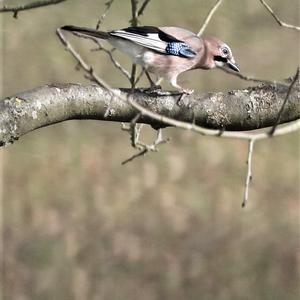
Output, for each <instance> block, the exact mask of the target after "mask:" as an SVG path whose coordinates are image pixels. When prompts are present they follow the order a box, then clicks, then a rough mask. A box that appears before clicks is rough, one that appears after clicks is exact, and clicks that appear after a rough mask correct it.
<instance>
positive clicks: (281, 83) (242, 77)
mask: <svg viewBox="0 0 300 300" xmlns="http://www.w3.org/2000/svg"><path fill="white" fill-rule="evenodd" d="M220 69H221V70H222V71H224V72H226V73H228V74H230V75H233V76H236V77H238V78H240V79H242V80H246V81H252V82H259V83H265V84H279V85H283V86H288V84H287V83H285V82H281V81H275V80H267V79H259V78H255V77H253V76H249V75H245V74H242V73H237V72H234V71H231V70H229V69H227V68H225V67H220Z"/></svg>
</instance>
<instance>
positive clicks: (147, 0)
mask: <svg viewBox="0 0 300 300" xmlns="http://www.w3.org/2000/svg"><path fill="white" fill-rule="evenodd" d="M150 1H151V0H145V1H144V2H143V4H142V5H141V7H140V9H139V11H138V14H137V15H138V17H139V16H141V15H142V14H143V13H144V10H145V9H146V7H147V5H148V3H149V2H150Z"/></svg>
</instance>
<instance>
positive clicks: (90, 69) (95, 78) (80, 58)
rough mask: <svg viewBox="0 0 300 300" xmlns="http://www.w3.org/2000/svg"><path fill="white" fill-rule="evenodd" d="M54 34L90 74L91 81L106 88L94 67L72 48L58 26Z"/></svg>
mask: <svg viewBox="0 0 300 300" xmlns="http://www.w3.org/2000/svg"><path fill="white" fill-rule="evenodd" d="M56 34H57V36H58V37H59V39H60V41H61V42H62V43H63V45H64V46H65V49H66V50H68V51H69V52H70V53H71V54H72V56H73V57H74V58H75V59H76V60H77V62H78V63H79V65H80V66H81V67H82V68H83V69H84V70H85V71H86V72H87V73H88V74H89V75H90V76H91V78H92V79H93V81H95V82H96V83H98V84H99V85H100V86H101V87H103V88H106V87H107V84H106V83H105V82H104V81H103V80H102V79H101V78H100V77H99V76H98V75H97V74H96V73H95V71H94V69H93V68H92V67H91V66H90V65H88V64H87V63H86V62H85V61H84V60H83V59H82V57H81V56H80V55H79V53H78V52H77V51H76V50H75V49H74V48H73V46H72V45H71V43H70V42H69V41H68V40H67V39H66V38H65V36H64V35H63V34H62V32H61V30H60V29H59V28H58V29H57V30H56Z"/></svg>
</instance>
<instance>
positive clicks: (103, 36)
mask: <svg viewBox="0 0 300 300" xmlns="http://www.w3.org/2000/svg"><path fill="white" fill-rule="evenodd" d="M61 29H63V30H67V31H71V32H77V33H82V34H84V35H87V36H92V37H95V38H98V39H103V40H107V39H108V38H109V33H108V32H104V31H99V30H96V29H90V28H85V27H78V26H73V25H66V26H63V27H61Z"/></svg>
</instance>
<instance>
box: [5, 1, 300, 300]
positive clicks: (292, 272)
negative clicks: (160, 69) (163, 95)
mask: <svg viewBox="0 0 300 300" xmlns="http://www.w3.org/2000/svg"><path fill="white" fill-rule="evenodd" d="M18 2H20V1H14V2H13V3H18ZM214 2H215V1H203V0H202V1H195V0H187V1H185V2H184V3H183V2H182V1H166V0H162V1H154V0H153V1H151V2H150V4H149V7H148V9H147V11H146V13H145V14H144V16H143V17H142V18H141V21H142V23H143V24H153V25H177V26H182V27H186V28H189V29H191V30H193V31H195V32H197V31H198V30H199V27H200V25H201V23H202V21H203V20H204V18H205V16H206V14H207V11H208V10H209V8H210V7H211V5H212V3H214ZM269 2H270V5H272V7H273V9H274V10H275V11H276V12H277V13H278V14H279V16H280V18H281V19H282V20H284V21H285V22H290V23H293V24H299V2H297V1H296V0H288V1H279V0H276V1H275V0H274V1H270V0H269ZM104 3H105V1H90V0H89V1H79V0H73V1H67V2H65V3H62V4H60V5H55V6H49V7H47V8H41V9H37V10H34V11H27V12H21V13H20V14H19V17H18V19H17V20H15V19H13V18H12V16H11V15H8V14H5V15H4V14H2V15H0V18H2V23H3V28H2V34H3V37H4V42H3V44H2V46H1V49H2V53H3V55H2V58H3V68H1V69H2V71H3V91H2V93H3V96H7V95H11V94H14V93H16V92H18V91H21V90H26V89H31V88H33V87H36V86H39V85H42V84H46V83H56V82H81V83H84V82H87V81H86V80H85V79H84V76H83V73H82V72H78V71H75V69H74V67H75V62H74V60H73V59H72V58H71V57H70V55H69V54H68V53H67V52H65V51H64V50H63V48H62V46H61V45H60V44H59V42H58V40H57V38H56V36H55V29H56V28H57V27H59V26H61V25H64V24H76V25H83V26H95V24H96V23H97V20H98V18H99V16H100V15H101V14H102V12H103V10H104ZM129 18H130V7H129V1H117V0H116V1H115V3H114V4H113V6H112V9H111V11H110V12H109V14H108V17H107V19H106V21H105V22H104V24H103V27H102V28H103V29H114V28H122V27H126V26H127V25H128V19H129ZM206 34H211V35H216V36H218V37H220V38H221V39H223V40H225V41H226V42H227V43H228V44H229V45H230V46H231V47H232V49H233V51H234V54H235V57H236V60H237V61H238V63H239V65H240V67H241V69H242V70H243V72H244V73H247V74H254V75H255V76H257V77H259V78H270V79H283V78H286V77H288V76H290V75H292V74H294V72H295V70H296V66H297V65H298V64H299V34H298V33H297V32H294V31H291V30H284V29H282V28H280V27H279V26H278V25H277V24H276V23H275V21H274V20H273V19H272V17H271V16H270V15H269V14H268V13H267V12H266V11H265V10H264V9H263V7H262V6H261V5H260V3H259V1H224V3H223V4H222V6H221V7H220V9H219V10H218V11H217V13H216V14H215V16H214V17H213V19H212V21H211V23H210V24H209V27H208V28H207V32H206ZM72 40H73V41H74V44H75V45H76V47H77V48H78V50H79V51H80V53H82V55H83V56H84V57H85V58H86V59H87V60H88V61H89V62H90V63H91V64H93V65H94V66H95V68H96V69H97V72H98V73H99V74H100V75H101V76H103V77H104V78H105V79H106V80H107V81H108V82H109V83H110V84H112V85H113V86H127V85H128V83H127V82H126V81H125V79H124V78H123V77H122V75H121V74H119V73H118V72H117V71H116V70H114V69H113V68H112V66H111V63H110V62H109V61H108V59H107V58H106V56H105V55H104V54H102V53H99V52H90V51H89V50H90V48H92V47H93V45H92V44H91V43H90V42H88V41H86V40H83V41H82V40H79V39H76V38H72ZM118 57H119V59H120V61H121V62H122V63H124V64H125V65H126V66H127V67H128V68H129V67H130V63H129V60H128V59H127V57H125V56H123V55H122V54H120V55H118ZM180 81H181V82H183V84H184V85H185V86H189V87H191V88H195V89H196V90H197V91H218V90H229V89H232V88H241V87H244V86H247V85H249V83H247V82H242V81H240V80H238V79H236V78H233V77H230V76H228V75H226V74H224V73H222V72H219V71H216V70H214V71H210V72H204V71H194V72H190V73H187V74H184V75H183V76H181V77H180ZM144 82H145V81H144ZM165 87H168V86H167V85H166V86H165ZM153 135H154V133H153V132H152V131H151V130H150V129H147V130H146V132H145V139H150V138H151V137H153ZM165 135H166V136H170V137H171V138H172V142H171V144H169V145H166V146H163V147H162V148H161V150H160V152H159V153H155V154H152V155H149V156H147V157H145V158H143V159H138V160H136V161H134V162H132V163H131V164H128V165H126V166H123V167H122V166H121V165H120V163H121V161H122V160H124V159H125V158H127V157H128V156H130V155H131V154H132V153H133V150H132V149H131V148H130V144H129V140H128V136H127V135H126V134H125V133H124V132H122V131H121V130H120V126H119V124H112V123H105V122H97V121H70V122H65V123H63V124H57V125H54V126H51V127H49V128H43V129H40V130H37V131H35V132H32V133H30V134H28V135H27V136H25V137H23V138H21V140H20V141H18V142H17V143H16V144H15V145H13V146H11V147H9V148H6V149H1V150H0V151H1V155H2V159H1V161H0V167H1V168H3V172H2V173H3V178H2V182H3V195H2V198H3V200H2V205H3V224H4V238H3V241H4V250H5V252H4V263H3V267H4V275H5V277H4V279H5V280H4V288H5V289H4V297H5V299H132V300H133V299H144V300H152V299H164V300H165V299H173V300H177V299H221V300H222V299H224V300H225V299H267V300H268V299H272V300H273V299H298V298H299V272H298V267H299V255H298V254H297V253H299V134H298V133H293V134H290V135H287V136H283V137H278V138H273V139H270V140H267V141H263V142H259V143H258V144H257V145H256V148H255V152H254V162H253V170H254V180H253V184H252V187H251V190H250V203H249V207H248V208H247V209H246V210H242V209H241V208H240V204H241V200H242V194H243V188H244V187H243V184H244V177H245V172H246V167H245V166H246V164H245V162H246V156H247V145H246V144H245V143H244V142H242V141H233V140H223V139H216V138H209V137H201V136H198V135H195V134H192V133H191V132H184V131H180V130H175V129H166V130H165ZM0 173H1V172H0Z"/></svg>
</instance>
